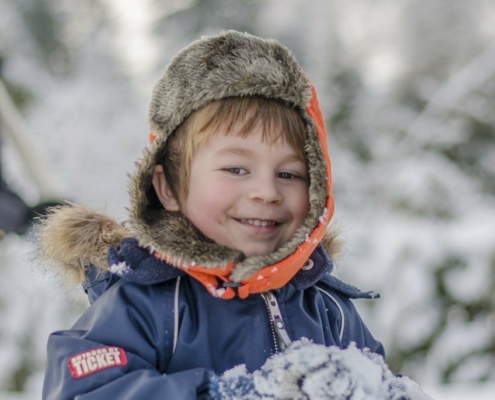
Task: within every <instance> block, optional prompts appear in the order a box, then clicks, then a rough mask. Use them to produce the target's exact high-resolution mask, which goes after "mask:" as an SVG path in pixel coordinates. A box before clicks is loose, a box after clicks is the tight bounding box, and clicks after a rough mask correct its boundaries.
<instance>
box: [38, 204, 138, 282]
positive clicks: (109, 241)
mask: <svg viewBox="0 0 495 400" xmlns="http://www.w3.org/2000/svg"><path fill="white" fill-rule="evenodd" d="M35 230H36V232H35V235H36V237H37V240H36V242H37V246H38V247H37V251H36V254H35V259H36V260H38V261H39V262H41V263H43V264H48V265H50V266H52V267H54V268H55V270H56V273H57V274H59V275H60V276H61V277H62V279H63V280H65V281H68V282H69V283H71V284H78V283H81V282H83V281H84V279H85V270H86V267H87V266H88V265H89V264H93V265H95V266H96V267H97V268H98V270H100V271H105V270H106V268H107V251H108V247H109V246H114V247H118V246H119V245H120V242H121V241H122V240H123V239H124V238H126V237H129V236H130V234H129V232H128V231H127V230H126V229H125V228H124V227H122V226H121V225H120V224H118V223H117V222H116V221H114V220H113V219H112V218H110V217H107V216H105V215H101V214H97V213H95V212H93V211H90V210H88V209H87V208H84V207H82V206H79V205H76V204H72V203H67V204H65V205H63V206H58V207H53V208H51V209H50V211H49V212H48V214H47V215H46V216H45V217H42V218H41V219H40V224H39V225H38V226H37V227H36V229H35Z"/></svg>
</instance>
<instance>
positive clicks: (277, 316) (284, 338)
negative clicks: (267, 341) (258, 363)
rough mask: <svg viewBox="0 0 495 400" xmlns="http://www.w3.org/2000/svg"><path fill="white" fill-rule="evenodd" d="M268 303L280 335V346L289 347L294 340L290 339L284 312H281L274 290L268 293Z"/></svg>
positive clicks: (276, 329) (274, 324)
mask: <svg viewBox="0 0 495 400" xmlns="http://www.w3.org/2000/svg"><path fill="white" fill-rule="evenodd" d="M266 298H267V304H268V308H269V310H270V317H271V320H272V321H271V322H272V324H273V328H274V329H275V332H276V333H277V336H278V337H279V339H280V340H279V342H280V347H281V348H282V350H284V349H285V348H287V347H289V346H290V344H291V343H292V341H291V340H290V337H289V334H288V333H287V330H286V329H285V324H284V320H283V318H282V313H281V312H280V307H279V306H278V301H277V298H276V297H275V295H274V294H273V292H267V293H266Z"/></svg>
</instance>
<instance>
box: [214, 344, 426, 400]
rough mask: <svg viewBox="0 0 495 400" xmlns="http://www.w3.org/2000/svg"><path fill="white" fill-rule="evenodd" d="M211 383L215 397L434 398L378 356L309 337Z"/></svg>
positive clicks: (407, 399) (339, 399) (391, 399)
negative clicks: (261, 362) (250, 370)
mask: <svg viewBox="0 0 495 400" xmlns="http://www.w3.org/2000/svg"><path fill="white" fill-rule="evenodd" d="M213 386H214V387H213V390H212V392H213V394H214V396H213V398H216V399H248V400H249V399H287V400H289V399H290V400H302V399H304V400H307V399H310V400H317V399H328V400H431V397H429V396H428V395H426V394H425V393H424V392H423V391H421V389H420V388H419V386H418V385H417V384H416V383H415V382H413V381H412V380H410V379H409V378H406V377H400V376H395V375H394V374H393V373H392V372H391V371H390V370H389V369H388V367H387V365H386V364H385V362H384V360H383V358H382V357H381V356H380V355H378V354H375V353H372V352H370V351H369V350H367V349H365V350H360V349H358V348H357V347H356V345H355V344H351V345H350V346H349V347H348V348H347V349H344V350H342V349H339V348H338V347H335V346H333V347H326V346H323V345H318V344H314V343H311V342H310V341H309V340H307V339H302V340H299V341H297V342H294V343H293V344H292V345H291V346H290V347H289V348H288V349H287V350H285V351H284V352H283V353H278V354H275V355H274V356H272V357H271V358H269V359H268V360H267V361H266V363H265V364H264V365H263V366H262V367H261V369H259V370H257V371H254V372H253V373H248V372H247V371H246V368H245V366H244V365H239V366H237V367H235V368H233V369H231V370H229V371H226V372H225V373H224V374H223V375H222V376H221V377H220V378H217V379H216V382H215V383H214V385H213Z"/></svg>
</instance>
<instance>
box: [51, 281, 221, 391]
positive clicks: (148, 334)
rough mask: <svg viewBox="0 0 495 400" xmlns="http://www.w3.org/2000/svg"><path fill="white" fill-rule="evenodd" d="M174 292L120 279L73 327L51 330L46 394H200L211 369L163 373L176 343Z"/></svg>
mask: <svg viewBox="0 0 495 400" xmlns="http://www.w3.org/2000/svg"><path fill="white" fill-rule="evenodd" d="M170 319H173V291H172V290H170V288H168V287H167V285H160V286H156V285H155V286H139V285H135V284H129V283H127V282H123V281H119V282H117V283H116V284H115V285H113V286H112V287H111V288H110V289H109V290H108V291H106V292H105V293H104V294H103V295H102V296H101V297H100V298H99V299H98V300H97V301H96V302H95V303H94V304H93V305H92V306H91V307H90V308H89V309H88V310H87V311H86V312H85V313H84V314H83V316H82V317H81V318H80V319H79V320H78V321H77V322H76V324H75V325H74V326H73V328H72V329H71V330H67V331H59V332H55V333H53V334H52V335H51V336H50V338H49V341H48V363H47V368H46V373H45V382H44V387H43V399H47V400H48V399H49V400H55V399H57V400H63V399H77V400H90V399H91V400H93V399H95V400H96V399H98V400H100V399H119V400H126V399H148V400H153V399H161V400H164V399H197V398H199V397H201V394H203V393H207V388H208V383H209V377H210V376H211V375H212V372H210V371H208V370H206V369H203V368H196V369H192V370H187V371H182V372H179V373H173V374H167V375H164V374H163V372H164V371H165V370H166V368H167V365H168V362H169V358H170V357H171V354H172V347H173V332H171V331H172V330H173V329H170V327H173V326H174V325H173V323H172V322H171V320H170Z"/></svg>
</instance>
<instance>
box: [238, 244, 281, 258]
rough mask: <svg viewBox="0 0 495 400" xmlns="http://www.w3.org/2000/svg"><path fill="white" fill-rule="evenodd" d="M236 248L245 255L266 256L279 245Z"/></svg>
mask: <svg viewBox="0 0 495 400" xmlns="http://www.w3.org/2000/svg"><path fill="white" fill-rule="evenodd" d="M239 247H240V248H238V249H237V250H240V251H242V253H243V254H244V255H245V256H246V257H256V256H266V255H268V254H270V253H273V252H274V251H275V250H277V249H278V248H279V247H280V246H266V245H265V246H263V245H261V246H239Z"/></svg>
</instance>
